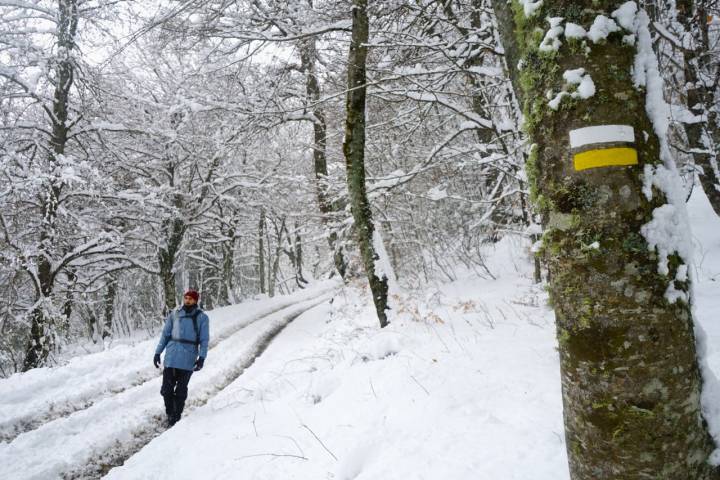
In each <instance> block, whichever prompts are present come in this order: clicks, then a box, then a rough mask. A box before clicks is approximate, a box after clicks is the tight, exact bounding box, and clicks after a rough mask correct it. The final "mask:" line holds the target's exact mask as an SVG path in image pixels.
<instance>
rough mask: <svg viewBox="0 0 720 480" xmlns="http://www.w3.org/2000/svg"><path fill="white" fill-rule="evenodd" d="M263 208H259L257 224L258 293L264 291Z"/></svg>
mask: <svg viewBox="0 0 720 480" xmlns="http://www.w3.org/2000/svg"><path fill="white" fill-rule="evenodd" d="M264 242H265V209H264V208H261V209H260V222H259V224H258V278H259V279H260V293H265V292H266V290H265V246H264V245H265V244H264Z"/></svg>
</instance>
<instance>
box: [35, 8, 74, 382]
mask: <svg viewBox="0 0 720 480" xmlns="http://www.w3.org/2000/svg"><path fill="white" fill-rule="evenodd" d="M58 14H59V17H58V23H57V33H56V35H57V42H58V51H59V52H61V54H62V55H63V56H62V57H59V58H58V59H57V60H58V61H57V64H56V66H55V78H54V81H55V84H54V87H55V90H54V93H53V109H52V115H49V117H50V122H51V124H52V135H51V137H50V148H49V152H50V153H49V164H50V165H51V166H54V165H56V164H57V163H58V160H59V157H60V156H62V155H63V154H64V153H65V146H66V144H67V141H68V134H69V131H70V127H69V126H68V101H69V98H70V89H71V88H72V84H73V80H74V73H75V65H74V63H73V60H72V50H73V49H74V48H75V34H76V32H77V24H78V18H79V13H78V6H77V1H76V0H67V1H61V2H60V6H59V9H58ZM61 191H62V180H61V179H59V178H56V179H54V180H51V181H50V183H49V184H48V185H47V188H46V189H45V192H44V195H42V197H41V198H40V199H39V203H40V205H41V206H42V215H43V222H42V226H41V230H40V238H39V240H40V242H39V254H38V256H37V275H36V285H35V288H36V296H35V306H34V308H33V310H32V311H31V312H30V324H31V325H30V339H29V341H28V345H27V348H26V350H25V361H24V364H23V371H27V370H30V369H31V368H35V367H37V366H39V365H41V364H42V363H43V362H44V361H45V359H46V358H47V356H48V355H49V354H50V352H51V351H52V349H53V347H54V345H53V344H54V332H51V331H50V330H51V329H52V325H53V323H54V318H53V314H51V313H50V312H48V306H49V304H50V303H51V301H50V296H51V295H52V292H53V289H54V286H55V279H56V274H57V272H56V271H54V270H53V264H52V258H53V256H54V255H53V252H52V251H53V249H54V247H55V246H56V240H57V237H56V221H57V212H58V207H59V200H60V193H61Z"/></svg>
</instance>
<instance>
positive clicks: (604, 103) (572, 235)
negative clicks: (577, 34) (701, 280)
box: [509, 0, 718, 480]
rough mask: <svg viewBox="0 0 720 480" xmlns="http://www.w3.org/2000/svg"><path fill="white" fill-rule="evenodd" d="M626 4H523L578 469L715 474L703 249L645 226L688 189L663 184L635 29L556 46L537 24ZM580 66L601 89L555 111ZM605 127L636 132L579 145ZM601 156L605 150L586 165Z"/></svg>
mask: <svg viewBox="0 0 720 480" xmlns="http://www.w3.org/2000/svg"><path fill="white" fill-rule="evenodd" d="M621 3H622V2H620V1H615V2H611V1H603V2H597V1H594V0H584V1H574V2H569V1H563V0H546V1H545V2H543V3H542V7H540V9H539V10H538V11H537V12H536V13H535V14H534V15H531V16H526V15H525V14H524V13H523V11H522V6H519V5H518V4H517V3H514V6H515V7H516V8H517V9H519V10H520V11H518V12H517V14H516V17H515V18H516V19H519V20H520V22H519V25H517V29H516V33H517V36H518V44H519V45H523V46H524V52H523V54H524V56H523V65H524V66H523V69H522V71H521V75H522V81H521V83H522V85H523V87H524V88H525V90H524V98H525V117H526V129H527V131H528V133H529V135H530V137H531V140H532V142H533V143H534V148H533V153H532V155H531V159H530V161H529V163H530V165H529V166H528V171H529V172H530V173H532V175H531V177H532V181H533V182H534V187H535V188H536V189H537V192H538V205H539V207H540V208H541V209H542V210H543V213H544V215H545V218H547V219H548V222H547V226H546V230H545V235H544V246H543V248H544V250H545V258H546V259H547V262H548V267H549V270H550V274H551V275H550V277H551V280H550V294H551V301H552V304H553V307H554V310H555V315H556V322H557V333H558V343H559V352H560V361H561V376H562V394H563V404H564V418H565V436H566V441H567V449H568V458H569V463H570V473H571V477H572V479H573V480H597V479H622V480H624V479H628V480H629V479H641V478H648V479H650V478H652V479H666V480H670V479H672V480H688V479H693V480H700V479H703V480H704V479H711V478H712V479H714V478H718V475H717V473H716V472H714V471H712V470H711V468H710V466H709V465H708V463H707V459H708V457H709V455H710V453H711V452H712V451H713V449H714V448H715V447H714V444H713V441H712V439H711V437H710V436H709V434H708V432H707V427H706V424H705V422H704V419H703V417H702V413H701V409H700V387H701V375H700V370H699V366H698V361H697V357H696V350H695V338H694V333H693V319H692V312H691V309H690V305H689V304H688V302H687V295H688V290H689V280H688V277H687V268H688V265H687V263H686V262H688V261H689V260H690V259H688V258H683V257H681V256H680V254H678V253H677V252H676V251H672V249H671V251H670V252H669V257H668V261H667V262H663V261H662V260H663V259H662V256H663V255H662V252H658V251H657V250H656V248H655V245H652V248H649V244H648V239H647V238H646V236H645V235H650V233H648V232H649V230H648V226H655V225H656V223H653V222H658V218H659V216H660V215H662V213H667V212H675V213H677V210H678V209H681V208H684V206H683V202H682V199H680V201H679V202H678V201H677V199H675V200H674V203H673V204H671V205H669V204H667V199H666V197H665V194H664V192H662V191H660V189H659V188H657V184H655V186H653V185H652V184H651V181H652V178H651V177H652V175H654V173H655V172H656V171H657V172H670V171H671V168H670V166H668V168H670V169H666V168H665V167H663V166H662V160H661V139H659V138H658V137H657V136H656V134H655V130H654V125H653V124H652V123H651V121H650V119H649V118H648V114H647V113H646V97H645V92H644V91H643V90H641V89H637V88H635V87H634V85H633V77H632V73H631V72H633V68H634V66H633V65H634V63H633V62H634V60H635V54H636V49H635V47H634V46H631V45H629V44H628V43H625V42H624V41H623V36H624V35H627V34H629V33H631V32H627V31H624V32H617V33H615V34H611V35H610V36H609V37H608V38H607V39H606V40H604V41H601V42H599V43H594V42H591V41H590V40H589V39H585V42H586V43H587V47H588V48H587V49H586V48H585V47H584V46H582V45H579V43H580V42H579V41H577V40H568V39H567V38H565V37H564V36H562V35H560V37H559V39H560V40H561V46H560V47H559V50H557V51H553V50H552V49H551V50H550V51H544V52H543V51H539V49H538V46H539V40H538V37H537V35H536V34H535V31H536V29H541V30H542V31H543V32H547V31H548V28H549V25H548V20H547V17H556V16H557V15H554V14H553V13H555V12H569V11H572V12H573V18H572V20H571V21H572V22H573V23H576V24H579V25H582V26H583V27H585V28H586V29H589V28H590V26H591V25H592V24H593V22H594V21H595V18H597V16H598V15H600V14H603V13H604V14H605V16H606V17H610V14H611V12H613V11H614V10H615V9H617V8H618V7H619V6H620V5H621ZM602 7H604V12H603V10H602V9H601V8H602ZM643 15H644V12H642V14H641V15H639V16H638V19H642V18H643ZM568 21H570V20H568ZM643 30H644V31H646V27H645V28H644V29H643ZM640 33H641V32H640ZM646 38H649V36H648V37H646ZM540 39H542V36H541V37H540ZM648 42H649V40H648ZM578 47H579V48H578ZM578 52H579V53H578ZM645 58H647V57H645ZM509 66H510V67H511V68H512V67H513V66H514V65H509ZM581 67H582V68H584V69H585V71H586V72H587V74H589V75H590V76H591V78H592V79H593V80H594V85H595V87H596V92H595V94H594V95H593V96H591V97H589V98H584V99H582V98H577V99H575V98H570V97H567V98H565V99H564V100H562V101H561V105H560V108H559V109H558V110H556V111H555V110H552V109H551V108H550V107H549V105H548V102H549V99H548V97H547V96H546V93H547V92H549V91H551V92H553V94H557V93H558V92H559V91H560V90H561V89H563V88H565V89H567V90H569V91H571V92H572V91H574V90H575V88H574V87H571V86H568V85H567V83H566V82H565V80H564V79H563V72H566V71H568V70H573V69H577V68H581ZM635 68H637V67H635ZM649 85H650V87H648V88H657V87H653V86H652V83H649ZM603 125H604V126H607V125H616V126H617V125H621V126H626V127H627V128H630V127H631V128H632V130H628V129H627V128H626V129H623V131H624V132H626V133H627V132H628V131H630V135H629V138H630V140H627V138H628V136H627V135H621V136H617V138H615V141H616V142H620V143H605V142H600V141H599V139H598V137H595V138H594V141H593V142H590V143H589V144H586V145H584V146H583V145H582V143H583V142H578V141H575V142H574V145H575V146H576V147H577V148H576V149H574V150H571V146H570V132H571V131H575V133H574V135H577V134H578V133H579V132H578V129H581V128H585V127H593V126H603ZM611 130H613V131H616V130H617V129H611ZM605 131H607V129H606V130H605ZM586 132H587V131H586ZM575 138H576V139H577V138H578V137H577V136H576V137H575ZM586 138H587V137H586ZM613 138H614V137H613ZM612 147H615V149H612ZM621 147H622V148H623V149H621ZM633 150H634V151H635V152H636V155H637V157H636V161H633V159H634V157H633V155H632V152H633ZM587 151H593V152H595V153H593V154H587ZM583 154H585V155H583ZM588 155H596V157H595V158H596V159H600V160H598V161H597V162H596V163H594V164H593V165H592V166H590V165H588V164H583V161H584V160H583V159H587V158H588ZM620 155H625V157H621V156H620ZM668 161H671V160H668ZM584 167H587V169H584ZM680 217H682V215H681V214H679V213H678V214H677V215H676V216H675V217H674V218H675V219H677V218H680ZM665 227H667V228H673V227H672V226H671V225H665ZM679 228H682V227H676V230H677V229H679ZM674 233H675V234H677V235H680V236H682V234H681V233H682V232H679V231H675V232H674ZM650 238H651V237H650Z"/></svg>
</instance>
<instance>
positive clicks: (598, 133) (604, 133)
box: [570, 125, 635, 148]
mask: <svg viewBox="0 0 720 480" xmlns="http://www.w3.org/2000/svg"><path fill="white" fill-rule="evenodd" d="M609 142H630V143H634V142H635V131H634V130H633V127H631V126H630V125H598V126H595V127H585V128H578V129H577V130H570V148H578V147H582V146H583V145H589V144H591V143H609Z"/></svg>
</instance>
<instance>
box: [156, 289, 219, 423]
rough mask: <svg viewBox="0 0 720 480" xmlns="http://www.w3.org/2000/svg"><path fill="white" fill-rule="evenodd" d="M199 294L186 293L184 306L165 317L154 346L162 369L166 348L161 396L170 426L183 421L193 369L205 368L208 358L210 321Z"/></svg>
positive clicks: (158, 366) (194, 291)
mask: <svg viewBox="0 0 720 480" xmlns="http://www.w3.org/2000/svg"><path fill="white" fill-rule="evenodd" d="M199 297H200V295H199V294H198V292H197V291H196V290H192V289H191V290H188V291H187V292H185V294H184V295H183V306H182V307H181V308H178V309H176V310H173V311H171V312H170V314H169V315H168V316H167V318H166V319H165V326H164V327H163V331H162V335H161V336H160V342H159V343H158V346H157V348H156V349H155V357H154V358H153V363H154V364H155V368H160V354H161V353H162V351H163V350H165V348H167V352H166V353H165V361H164V362H163V363H164V367H165V368H164V369H163V383H162V388H161V389H160V395H162V396H163V399H164V400H165V413H167V425H168V426H169V427H172V426H173V425H175V423H177V421H178V420H180V415H182V411H183V408H184V407H185V399H186V398H187V394H188V382H190V376H191V375H192V373H193V371H195V372H197V371H198V370H201V369H202V368H203V365H204V364H205V358H206V357H207V351H208V341H209V340H210V325H209V324H210V321H209V319H208V316H207V314H205V312H203V311H202V310H201V309H200V307H199V306H198V304H197V302H198V298H199Z"/></svg>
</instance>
